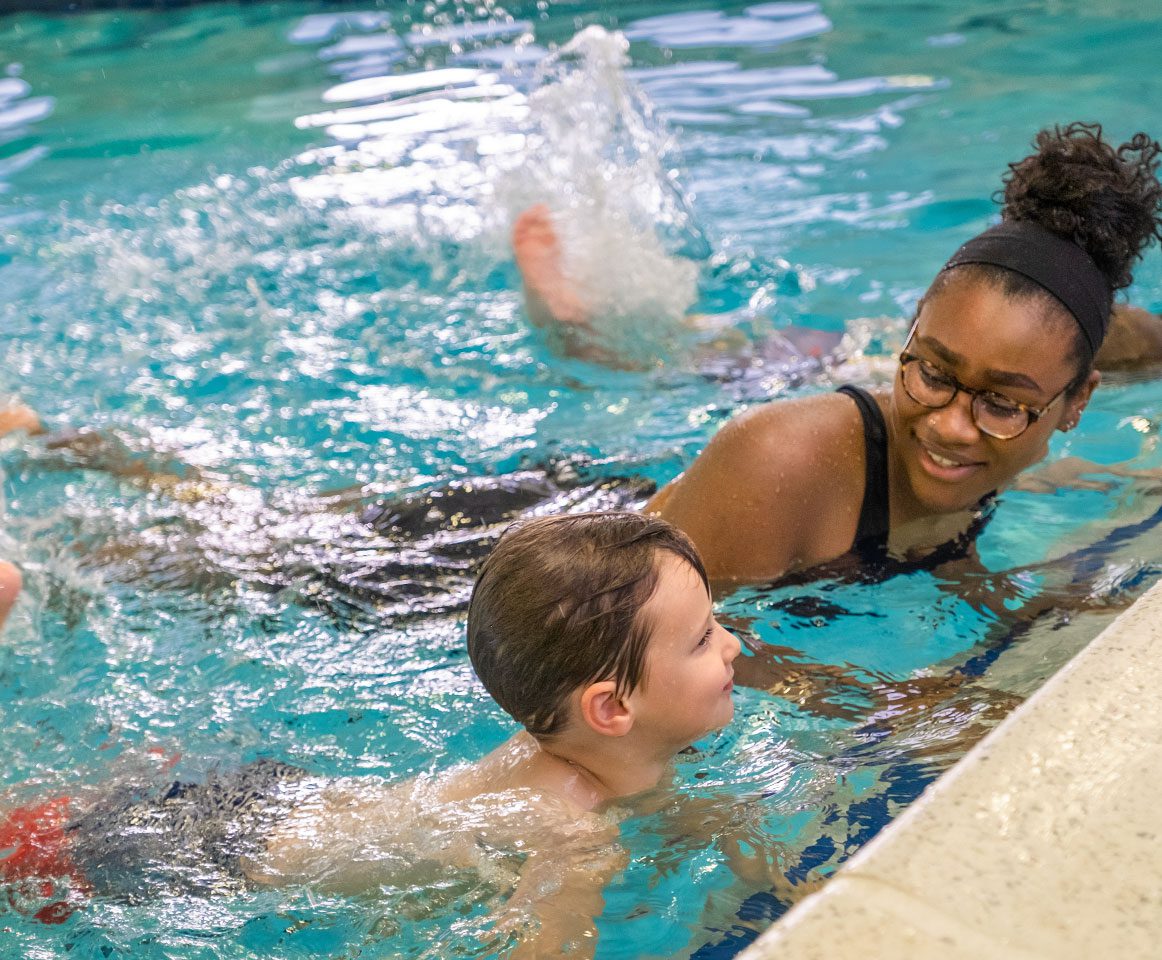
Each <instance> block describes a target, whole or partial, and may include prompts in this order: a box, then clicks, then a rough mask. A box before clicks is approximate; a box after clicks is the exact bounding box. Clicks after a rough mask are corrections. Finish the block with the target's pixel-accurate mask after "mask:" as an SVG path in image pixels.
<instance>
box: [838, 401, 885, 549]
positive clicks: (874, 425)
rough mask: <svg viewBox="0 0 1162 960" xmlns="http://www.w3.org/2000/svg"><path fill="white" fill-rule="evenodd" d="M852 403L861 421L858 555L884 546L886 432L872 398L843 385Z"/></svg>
mask: <svg viewBox="0 0 1162 960" xmlns="http://www.w3.org/2000/svg"><path fill="white" fill-rule="evenodd" d="M838 392H839V393H843V394H846V395H847V396H849V397H851V399H852V400H854V401H855V405H856V406H857V407H858V408H859V415H860V417H861V418H862V420H863V445H864V486H863V503H862V504H861V505H860V508H859V524H858V526H857V527H856V530H855V541H854V544H853V545H854V546H855V548H856V549H857V550H859V551H860V552H861V553H862V552H864V550H865V548H866V547H869V546H874V547H875V549H876V551H877V552H882V551H883V550H884V549H885V548H886V546H887V536H888V529H889V526H890V524H889V518H888V428H887V424H885V423H884V415H883V414H882V413H881V412H880V407H879V404H877V403H876V401H875V398H874V397H873V396H872V395H871V394H870V393H868V392H867V391H866V390H864V389H863V388H862V387H856V386H852V385H851V384H844V385H843V386H842V387H840V388H839V390H838Z"/></svg>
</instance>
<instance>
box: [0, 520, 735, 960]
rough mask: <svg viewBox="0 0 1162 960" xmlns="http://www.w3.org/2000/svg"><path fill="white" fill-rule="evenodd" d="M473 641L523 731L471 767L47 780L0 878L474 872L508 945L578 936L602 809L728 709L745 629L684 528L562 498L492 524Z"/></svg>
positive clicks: (585, 943)
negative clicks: (80, 800) (498, 911)
mask: <svg viewBox="0 0 1162 960" xmlns="http://www.w3.org/2000/svg"><path fill="white" fill-rule="evenodd" d="M468 652H469V655H470V657H471V659H472V664H473V666H474V667H475V668H476V671H477V674H478V675H479V677H480V679H481V681H482V682H483V684H484V686H485V688H486V689H487V690H488V692H489V693H490V694H491V695H492V696H493V697H494V698H495V699H496V701H497V702H498V703H499V704H500V705H501V707H503V708H504V709H505V710H506V711H507V712H508V713H510V714H511V715H512V716H513V718H514V719H516V720H517V721H518V722H519V723H521V724H522V725H523V726H524V728H525V729H524V731H523V732H521V733H519V734H517V735H516V736H514V737H513V738H512V739H510V740H509V741H508V742H507V743H505V744H504V745H503V746H501V747H500V748H498V749H497V750H495V751H493V752H492V753H490V754H489V755H487V756H486V757H484V758H483V759H481V760H479V761H477V762H475V763H473V764H470V765H468V766H465V767H461V768H456V769H453V770H450V771H448V772H446V773H444V774H441V775H437V776H434V777H421V778H418V779H416V780H411V781H408V782H405V783H401V784H387V785H382V784H376V783H372V782H369V780H367V779H366V778H363V779H360V778H350V779H345V780H339V781H336V780H322V779H317V778H310V777H307V776H306V775H305V774H304V773H303V772H302V771H298V770H296V768H293V767H288V766H287V765H285V764H275V763H272V762H270V761H263V762H260V763H259V764H252V765H250V766H248V767H243V768H241V769H240V770H239V771H235V773H234V774H232V775H230V774H228V775H224V776H222V777H217V778H212V779H210V780H207V781H206V782H205V783H202V784H197V785H182V784H175V785H174V787H172V788H170V789H169V790H168V791H167V792H166V793H165V796H163V797H161V798H160V799H157V798H150V799H149V801H148V802H142V801H141V800H140V798H139V797H137V798H135V799H133V800H132V801H131V802H130V803H128V804H125V803H121V804H120V806H119V807H118V810H119V812H116V811H111V810H110V804H109V803H98V804H95V805H91V806H90V807H89V808H88V809H87V810H77V811H71V810H69V809H68V807H69V805H70V804H73V803H74V801H71V800H70V799H69V798H57V799H56V800H53V801H49V802H48V803H44V804H41V805H39V806H37V807H35V808H33V807H26V808H21V809H20V810H17V811H13V812H12V813H11V814H10V815H9V818H8V821H7V823H0V850H3V849H4V847H5V846H7V847H8V848H9V849H8V851H7V853H3V854H0V856H2V857H4V859H0V877H4V878H6V879H8V880H10V881H12V880H18V879H25V880H27V879H29V878H30V877H33V876H44V875H50V876H68V877H70V878H71V881H72V889H73V890H75V891H79V892H80V893H89V892H96V893H98V894H101V893H107V894H108V893H109V892H110V890H111V889H112V890H113V895H117V894H118V893H119V894H121V895H124V896H132V895H133V891H132V890H128V889H118V888H117V885H118V884H119V883H124V878H125V877H126V876H128V875H129V874H130V873H132V872H133V871H132V870H129V871H127V870H126V869H125V868H126V866H127V861H130V860H131V861H133V862H138V863H140V862H142V861H144V862H149V863H153V864H157V863H158V862H163V863H167V864H173V865H174V869H175V870H179V869H180V870H182V871H185V873H186V874H187V875H193V876H198V877H203V876H205V875H206V874H207V869H206V867H207V863H209V864H211V865H213V866H215V867H218V868H221V869H222V870H223V872H224V873H232V874H233V875H234V876H235V878H237V879H242V878H245V879H246V880H248V881H250V882H251V883H261V884H300V883H302V884H308V885H311V886H312V887H315V888H321V889H326V890H333V891H336V892H347V893H357V892H360V891H365V890H373V889H375V888H377V887H380V886H381V885H389V886H394V887H402V886H416V885H419V886H422V885H424V884H427V883H432V884H434V883H436V882H438V881H439V880H441V879H446V878H447V877H448V876H449V875H450V873H451V872H453V871H456V870H460V869H469V870H475V871H477V872H478V873H479V874H481V875H482V876H484V877H486V878H489V879H491V880H492V881H494V882H495V884H496V886H498V887H500V888H501V889H503V888H505V887H512V888H513V890H514V892H513V894H512V896H511V897H510V898H509V899H508V901H507V903H506V906H505V916H504V917H503V918H502V923H501V926H502V928H503V929H507V930H509V931H510V932H512V933H513V934H514V935H515V936H516V937H517V941H518V944H517V946H516V948H515V949H516V952H515V953H513V954H511V956H559V955H561V954H562V953H564V952H566V949H568V950H574V951H576V953H570V955H577V956H580V955H585V954H587V953H589V952H590V951H591V950H592V945H593V942H594V938H595V929H594V918H595V917H596V916H597V915H598V914H599V913H600V912H601V909H602V889H603V887H604V884H605V882H606V880H608V879H609V878H610V877H611V876H612V875H613V874H614V873H615V872H616V871H617V870H618V869H620V867H621V866H622V862H623V854H622V853H621V851H620V849H619V848H618V846H617V842H616V841H617V836H618V831H617V826H616V823H615V822H614V821H613V820H612V819H611V818H610V817H609V816H608V815H604V814H602V813H601V812H599V808H601V807H602V805H604V804H607V803H609V802H610V801H613V800H616V799H618V798H621V797H626V796H629V795H631V794H635V793H638V792H640V791H643V790H647V789H649V788H651V787H654V786H656V785H657V784H658V783H659V781H660V780H661V779H662V778H663V777H664V776H665V775H666V773H667V771H668V770H669V768H670V762H671V760H672V759H673V757H674V755H675V754H676V753H677V752H678V751H680V750H682V749H683V748H684V747H686V746H687V745H688V744H690V743H691V742H692V741H694V740H697V739H698V738H699V737H701V736H703V735H704V734H706V733H708V732H710V731H712V730H715V729H717V728H719V727H721V726H723V725H725V724H726V723H728V722H729V721H730V719H731V717H732V716H733V711H734V707H733V703H732V701H731V689H732V686H733V666H732V663H733V661H734V659H735V657H736V656H738V653H739V644H738V641H737V640H736V639H735V638H734V637H733V636H732V635H731V634H730V633H728V632H727V631H726V630H724V629H723V628H722V627H721V626H720V625H719V624H718V623H717V622H716V620H715V619H714V615H713V612H712V609H711V600H710V591H709V588H708V584H707V579H706V574H705V570H704V569H703V566H702V562H701V560H700V559H699V557H698V554H697V552H696V551H695V549H694V547H693V545H692V544H691V543H690V541H689V539H688V538H687V537H686V536H685V535H684V534H682V533H681V532H679V531H678V530H677V529H675V528H674V527H672V526H670V525H669V524H667V523H665V522H663V521H660V520H657V519H653V518H649V517H643V516H641V515H639V514H634V513H600V514H574V515H565V516H556V517H542V518H538V519H534V520H530V521H527V522H524V523H520V524H517V525H514V526H513V527H512V528H510V529H509V531H507V532H506V533H505V534H504V536H503V537H502V538H501V539H500V541H499V543H498V544H497V546H496V548H495V549H494V551H493V553H492V554H491V555H490V557H489V558H488V560H487V561H486V562H485V564H484V566H483V568H482V569H481V572H480V575H479V577H478V579H477V581H476V586H475V589H474V591H473V595H472V602H471V606H470V608H469V614H468ZM128 826H132V827H133V830H127V829H126V827H128ZM97 834H100V835H101V838H100V839H101V842H96V841H95V840H94V836H95V835H97ZM151 836H152V837H155V838H156V840H157V841H158V843H159V844H160V842H161V841H164V843H165V844H167V845H168V847H169V849H170V854H169V856H168V859H167V857H166V855H165V853H164V849H163V847H162V846H160V845H159V846H157V848H156V849H154V848H151V847H150V846H149V844H150V842H151V841H150V839H149V838H150V837H151ZM143 838H144V839H143ZM239 838H241V840H240V839H239ZM175 840H177V841H178V842H177V843H175ZM175 846H177V847H179V849H178V851H177V852H176V854H175V853H174V851H173V848H174V847H175ZM127 851H128V855H127ZM137 872H138V873H140V868H139V869H138V871H137ZM219 886H220V885H219ZM171 889H172V887H171ZM54 907H56V908H57V909H56V911H55V912H54V911H53V909H51V908H54ZM68 910H69V904H67V903H63V902H60V903H57V904H52V903H49V904H47V905H46V906H42V907H40V909H39V911H37V912H36V915H37V916H38V917H39V918H40V919H45V920H53V919H58V918H60V917H62V916H67V912H68ZM29 912H34V911H29ZM42 914H43V915H42Z"/></svg>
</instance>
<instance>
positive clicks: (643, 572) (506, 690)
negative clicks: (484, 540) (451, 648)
mask: <svg viewBox="0 0 1162 960" xmlns="http://www.w3.org/2000/svg"><path fill="white" fill-rule="evenodd" d="M662 552H666V553H671V554H673V555H675V556H677V557H679V558H681V559H682V560H684V561H686V562H687V563H688V564H690V566H691V567H692V568H693V569H694V570H695V571H697V573H698V576H699V577H701V578H702V582H703V583H704V584H706V589H707V592H709V590H710V586H709V581H708V579H707V576H706V570H705V568H704V567H703V565H702V560H701V558H700V557H699V556H698V551H697V550H696V549H695V547H694V544H693V543H691V541H690V538H689V537H687V536H686V535H685V534H684V533H682V532H681V531H680V530H678V529H677V528H676V527H674V526H671V525H670V524H669V523H666V522H665V521H664V520H659V519H657V518H656V517H647V516H642V515H641V514H638V513H621V512H618V513H578V514H566V515H563V516H552V517H538V518H536V519H534V520H526V521H521V522H518V523H515V524H513V525H512V526H511V527H509V529H508V530H507V531H505V533H504V535H503V536H502V537H501V538H500V541H499V542H498V543H497V545H496V547H495V548H494V549H493V551H492V553H491V555H490V556H489V557H488V559H487V560H486V561H485V563H484V566H483V567H482V568H481V570H480V575H479V576H478V577H477V579H476V586H475V588H474V589H473V591H472V602H471V605H470V606H469V608H468V655H469V657H471V659H472V666H473V667H474V668H475V669H476V674H477V676H479V677H480V680H481V682H482V683H483V684H484V686H485V689H487V690H488V692H489V693H490V694H491V695H492V697H493V699H495V700H496V702H497V703H498V704H500V706H501V707H502V708H503V709H504V710H505V711H506V712H508V713H509V714H511V715H512V717H513V718H514V719H515V720H517V721H518V722H519V723H521V724H523V725H524V727H525V729H527V730H528V731H529V733H531V734H532V735H533V736H536V737H542V738H549V737H552V736H554V735H555V734H557V733H560V731H561V730H562V729H563V728H564V726H565V724H566V722H567V721H568V711H567V704H568V699H569V695H570V694H571V693H572V692H573V691H574V690H576V689H578V688H579V687H582V686H585V685H588V684H590V683H596V682H598V681H600V680H613V681H614V682H615V683H616V684H617V690H618V693H619V695H625V694H628V693H630V692H631V691H632V690H634V688H635V687H637V686H638V685H639V684H640V683H642V682H643V681H644V679H645V677H644V671H645V657H646V648H647V645H648V642H649V635H650V628H651V624H649V623H648V622H646V618H644V617H643V616H642V615H641V611H642V607H644V606H645V604H646V603H647V602H648V600H649V599H650V597H651V596H652V595H653V593H654V590H655V588H656V587H657V584H658V566H659V559H660V558H659V553H662Z"/></svg>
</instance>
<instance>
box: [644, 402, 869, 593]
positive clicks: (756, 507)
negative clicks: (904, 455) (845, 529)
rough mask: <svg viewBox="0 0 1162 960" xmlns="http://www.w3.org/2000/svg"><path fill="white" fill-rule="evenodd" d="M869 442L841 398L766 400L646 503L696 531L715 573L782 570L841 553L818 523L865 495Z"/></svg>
mask: <svg viewBox="0 0 1162 960" xmlns="http://www.w3.org/2000/svg"><path fill="white" fill-rule="evenodd" d="M862 443H863V441H862V430H861V427H860V418H859V412H858V410H857V409H856V407H855V405H854V404H853V403H852V402H851V401H850V400H849V399H848V398H846V397H844V396H842V395H839V394H819V395H816V396H812V397H804V398H801V399H795V400H780V401H774V402H771V403H767V404H763V405H762V406H759V407H755V408H752V409H750V410H748V411H746V412H745V413H743V414H740V415H739V416H738V417H735V418H734V419H733V420H732V421H730V423H728V424H727V425H726V426H724V427H723V428H722V429H721V430H720V431H719V432H718V433H717V434H716V435H715V437H714V438H713V439H712V440H711V442H710V443H709V444H708V445H707V447H706V449H705V450H704V451H703V452H702V454H701V455H700V456H699V457H698V458H697V459H696V460H695V461H694V463H692V464H691V465H690V468H689V469H688V470H687V471H686V473H685V474H684V475H683V476H682V477H680V478H679V479H678V480H677V481H675V482H674V483H673V484H672V485H671V487H668V488H666V489H665V490H663V491H662V493H661V494H660V495H659V496H658V497H657V498H655V501H653V502H652V503H651V504H650V505H649V506H648V508H649V509H654V510H656V511H657V512H658V513H660V514H661V516H663V517H664V518H665V519H667V520H670V521H671V522H672V523H674V524H676V525H677V526H678V527H680V528H681V529H683V530H685V531H686V533H688V534H689V535H690V536H691V537H692V538H693V540H694V542H695V543H696V544H697V545H698V548H699V549H700V550H701V551H702V553H703V558H704V560H705V561H706V564H707V570H708V572H710V574H711V576H712V577H714V578H715V579H721V580H726V581H728V580H750V579H765V578H768V577H777V576H780V575H781V574H783V573H785V572H787V571H788V570H790V569H794V568H797V567H799V566H803V565H806V564H808V563H811V562H816V561H817V557H818V556H819V555H820V554H822V555H824V556H833V555H835V550H836V547H835V546H834V543H833V541H836V540H837V537H836V536H833V535H831V533H830V532H828V535H827V536H826V537H825V538H824V539H825V540H826V542H822V541H821V538H820V525H821V523H823V522H824V521H825V518H827V517H828V516H830V515H831V514H832V513H834V512H835V511H836V510H840V509H843V508H845V507H847V506H850V504H849V501H851V500H853V499H858V496H859V491H860V490H862V482H863V480H862V478H863V445H862ZM838 539H842V538H841V537H839V538H838ZM845 546H846V545H845ZM838 552H842V549H840V550H839V551H838Z"/></svg>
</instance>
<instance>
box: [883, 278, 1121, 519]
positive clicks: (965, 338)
mask: <svg viewBox="0 0 1162 960" xmlns="http://www.w3.org/2000/svg"><path fill="white" fill-rule="evenodd" d="M1072 325H1073V320H1072V318H1070V317H1069V316H1068V315H1066V314H1063V313H1062V311H1061V308H1059V307H1056V306H1054V305H1052V304H1051V303H1050V302H1049V298H1047V297H1046V298H1040V297H1020V298H1012V297H1010V296H1009V295H1007V294H1005V293H1003V292H1002V291H1001V290H1000V289H999V288H997V287H996V286H994V285H992V284H990V283H988V282H986V281H983V280H980V279H979V278H977V279H974V278H972V277H971V276H966V277H963V278H957V277H955V276H954V277H951V278H949V280H948V281H947V282H946V283H944V284H943V286H941V287H940V288H939V291H938V292H937V293H935V294H931V295H930V296H929V297H927V298H926V299H925V301H924V303H923V305H922V307H921V309H920V314H919V316H918V318H917V320H916V329H915V332H914V333H913V336H912V340H911V342H910V343H909V345H908V353H911V354H914V355H916V356H918V357H921V358H922V359H924V360H926V361H928V363H929V364H931V365H932V366H934V367H936V368H937V369H938V370H939V371H940V373H941V374H943V375H944V376H945V377H949V378H952V379H955V380H956V381H957V382H958V383H960V384H962V385H963V386H965V387H969V388H971V389H975V390H987V391H991V392H993V393H997V394H1000V395H1001V396H1003V397H1005V398H1007V399H1009V400H1013V401H1017V402H1019V403H1024V404H1027V405H1028V406H1030V407H1034V408H1038V409H1040V408H1041V407H1044V406H1045V405H1046V404H1048V403H1049V402H1050V401H1054V402H1053V404H1052V406H1050V407H1049V409H1048V410H1046V412H1045V415H1044V416H1043V417H1041V418H1040V419H1039V420H1036V421H1035V422H1033V423H1030V424H1029V426H1028V428H1027V429H1026V430H1025V432H1024V433H1022V434H1021V435H1020V436H1017V437H1013V438H1012V439H1009V440H998V439H996V438H994V437H991V436H989V435H988V434H985V433H983V432H982V431H981V430H980V429H979V428H978V427H977V425H976V423H975V422H974V420H973V414H972V397H971V396H970V395H969V394H966V393H964V392H963V391H961V392H958V393H957V394H956V396H955V397H954V398H953V399H952V401H951V402H950V403H949V404H948V405H947V406H945V407H941V408H938V409H932V408H929V407H925V406H922V405H921V404H919V403H917V402H916V401H914V400H913V399H912V398H911V397H909V396H908V394H907V393H906V392H905V391H904V388H903V384H902V381H901V378H900V376H899V375H897V376H896V380H895V387H894V389H893V393H892V426H893V428H894V429H893V437H892V442H893V448H892V452H893V466H894V469H895V471H896V474H895V475H896V476H897V477H898V478H899V481H898V483H897V484H896V485H895V490H896V491H897V492H899V493H900V494H901V495H902V496H903V497H904V498H905V500H904V503H905V504H907V505H908V506H910V507H912V508H913V509H915V510H916V511H917V513H919V514H928V513H946V512H951V511H954V510H962V509H966V508H969V507H972V506H974V505H976V504H977V503H978V502H979V501H980V500H981V498H982V497H984V496H985V495H986V494H988V493H990V492H992V491H993V490H996V489H997V488H998V487H1003V486H1005V485H1006V484H1007V483H1009V482H1010V481H1011V480H1012V479H1013V478H1014V477H1015V476H1016V475H1017V474H1018V473H1020V472H1021V471H1022V470H1024V469H1025V468H1026V467H1028V466H1029V465H1030V464H1033V463H1036V462H1037V461H1038V460H1040V459H1041V458H1042V457H1044V456H1045V453H1046V451H1047V449H1048V443H1049V438H1050V437H1051V436H1052V434H1053V431H1054V430H1055V429H1058V428H1060V427H1063V426H1067V425H1070V424H1072V423H1075V422H1076V420H1077V418H1078V416H1080V414H1081V411H1082V410H1083V409H1084V408H1085V405H1086V403H1087V402H1088V401H1089V396H1090V394H1091V393H1092V391H1093V388H1094V387H1095V386H1096V385H1097V382H1098V380H1099V379H1100V377H1099V375H1098V374H1096V373H1094V374H1092V375H1091V376H1090V379H1089V380H1088V381H1087V383H1086V384H1085V385H1084V386H1083V387H1082V388H1081V389H1080V390H1078V391H1077V393H1076V395H1075V396H1073V397H1067V396H1062V397H1060V398H1058V399H1056V400H1054V398H1055V397H1057V396H1058V394H1060V393H1061V391H1062V390H1063V389H1064V388H1065V386H1066V385H1067V384H1069V383H1070V382H1071V381H1072V380H1073V379H1074V377H1075V376H1076V370H1077V367H1076V361H1075V359H1074V357H1073V356H1072V355H1071V350H1072V348H1073V344H1074V335H1073V329H1072ZM899 483H903V484H904V486H903V487H900V486H899V485H898V484H899Z"/></svg>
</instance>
